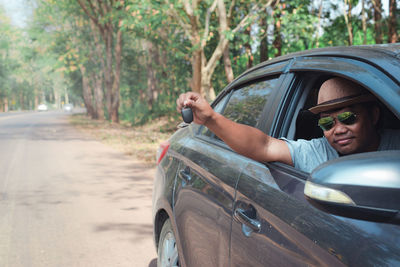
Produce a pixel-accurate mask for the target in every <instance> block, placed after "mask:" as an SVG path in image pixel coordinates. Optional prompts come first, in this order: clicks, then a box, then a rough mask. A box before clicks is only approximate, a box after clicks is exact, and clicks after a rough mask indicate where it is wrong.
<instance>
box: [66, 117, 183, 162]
mask: <svg viewBox="0 0 400 267" xmlns="http://www.w3.org/2000/svg"><path fill="white" fill-rule="evenodd" d="M70 122H71V123H72V124H73V125H74V126H75V127H76V128H78V129H79V130H81V131H83V132H85V133H87V134H89V135H91V136H92V137H93V138H95V139H96V140H98V141H100V142H102V143H105V144H108V145H110V146H112V147H114V148H115V149H117V150H119V151H122V152H123V153H124V154H126V155H128V156H132V157H133V158H135V159H136V160H139V161H143V162H145V163H148V164H150V165H153V166H154V165H155V160H156V151H157V149H158V146H159V144H160V143H161V142H163V141H165V140H167V139H168V138H169V137H170V136H171V134H172V133H173V132H175V131H176V129H177V128H176V126H177V125H178V124H179V121H176V120H174V119H170V118H166V117H163V118H158V119H155V120H153V121H151V122H149V123H147V124H145V125H142V126H131V125H129V124H128V123H125V122H121V123H120V124H115V123H110V122H109V121H98V120H92V119H90V118H89V117H88V116H86V115H85V114H74V115H72V116H70Z"/></svg>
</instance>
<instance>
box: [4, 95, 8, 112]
mask: <svg viewBox="0 0 400 267" xmlns="http://www.w3.org/2000/svg"><path fill="white" fill-rule="evenodd" d="M3 107H4V112H8V97H4V99H3Z"/></svg>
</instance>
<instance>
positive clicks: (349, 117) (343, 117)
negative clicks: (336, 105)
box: [337, 111, 356, 125]
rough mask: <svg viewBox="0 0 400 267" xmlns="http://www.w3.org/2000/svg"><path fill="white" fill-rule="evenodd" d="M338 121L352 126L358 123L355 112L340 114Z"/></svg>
mask: <svg viewBox="0 0 400 267" xmlns="http://www.w3.org/2000/svg"><path fill="white" fill-rule="evenodd" d="M337 119H338V120H339V121H340V122H341V123H343V124H346V125H351V124H354V123H355V122H356V115H354V113H353V112H350V111H347V112H343V113H340V114H338V116H337Z"/></svg>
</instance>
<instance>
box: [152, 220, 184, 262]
mask: <svg viewBox="0 0 400 267" xmlns="http://www.w3.org/2000/svg"><path fill="white" fill-rule="evenodd" d="M157 254H158V260H157V266H158V267H175V266H180V265H179V255H178V247H177V245H176V239H175V234H174V231H173V230H172V226H171V221H170V219H167V220H166V221H165V223H164V225H163V227H162V229H161V233H160V241H159V243H158V253H157Z"/></svg>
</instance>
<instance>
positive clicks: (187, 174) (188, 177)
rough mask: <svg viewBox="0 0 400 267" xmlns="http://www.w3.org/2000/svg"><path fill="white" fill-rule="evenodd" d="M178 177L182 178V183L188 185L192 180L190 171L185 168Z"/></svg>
mask: <svg viewBox="0 0 400 267" xmlns="http://www.w3.org/2000/svg"><path fill="white" fill-rule="evenodd" d="M179 177H180V178H182V179H183V180H184V181H186V182H187V183H189V182H190V181H191V180H192V176H191V175H190V169H189V168H185V169H183V170H180V171H179Z"/></svg>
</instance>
